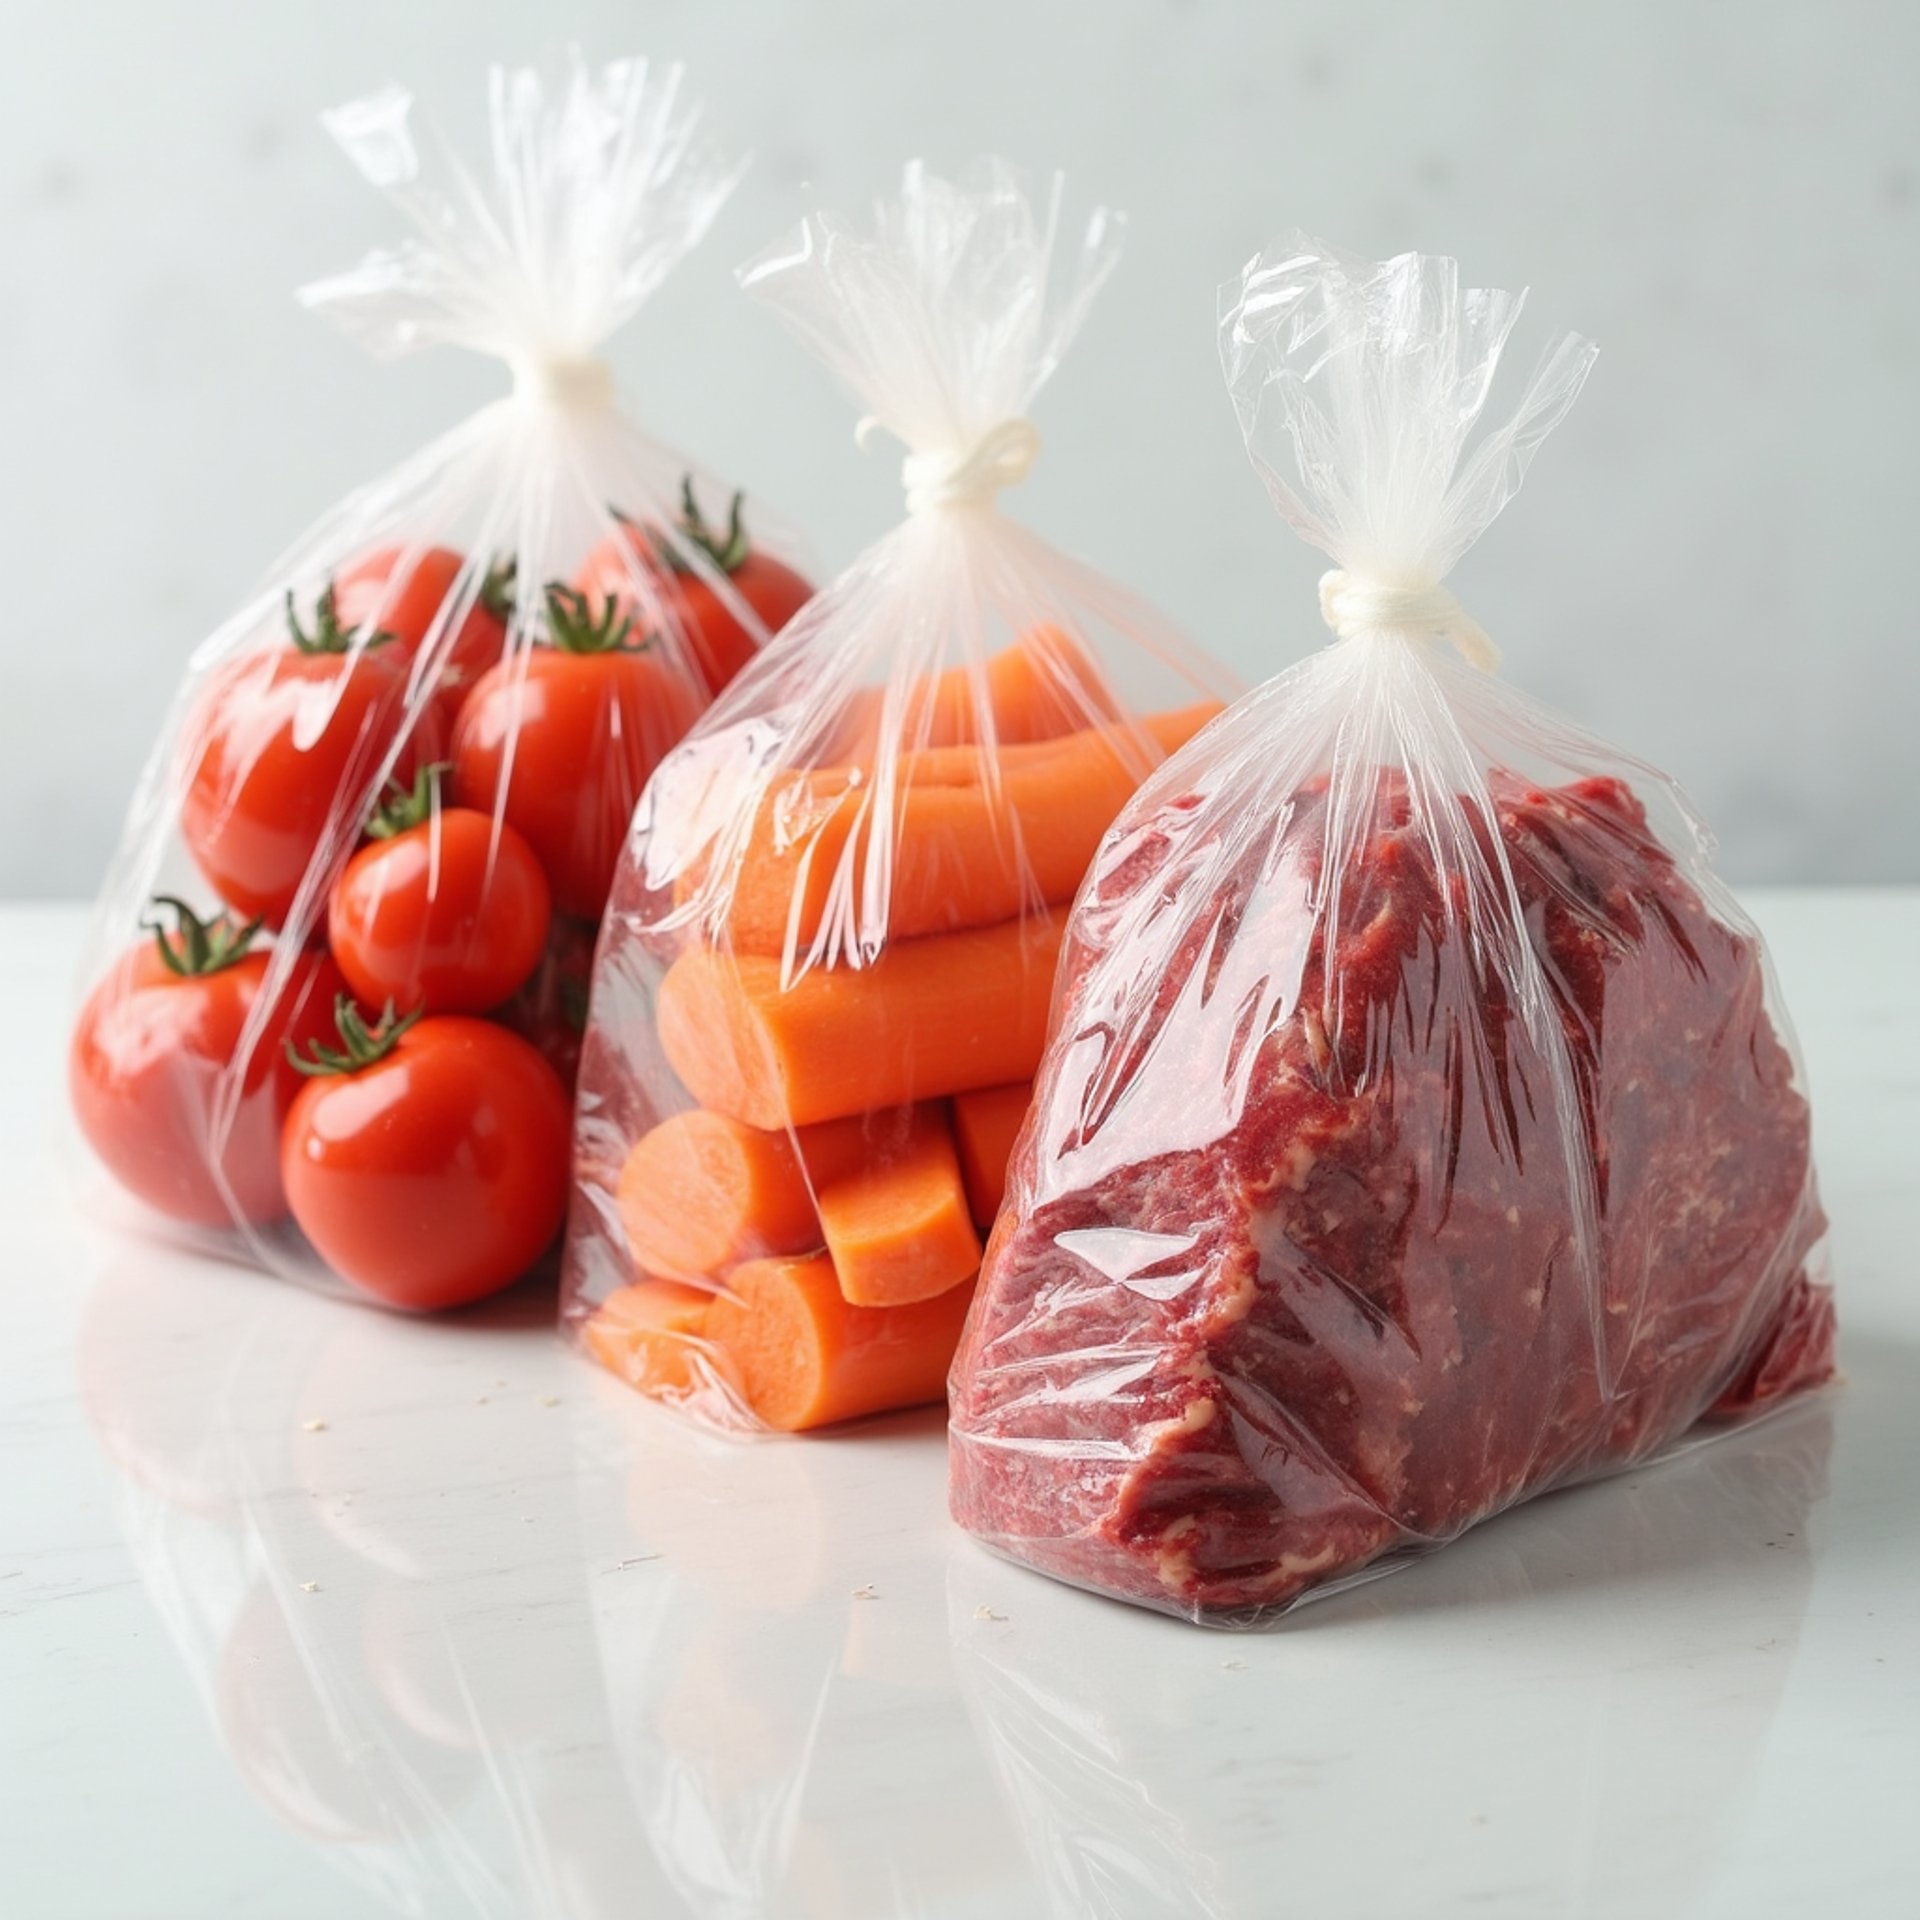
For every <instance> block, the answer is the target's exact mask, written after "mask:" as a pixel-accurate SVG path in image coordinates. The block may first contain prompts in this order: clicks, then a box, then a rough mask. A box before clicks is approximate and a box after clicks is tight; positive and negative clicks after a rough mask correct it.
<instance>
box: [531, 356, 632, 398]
mask: <svg viewBox="0 0 1920 1920" xmlns="http://www.w3.org/2000/svg"><path fill="white" fill-rule="evenodd" d="M513 397H514V398H515V399H516V400H521V401H525V402H527V403H529V404H531V405H533V406H540V407H570V408H579V409H581V410H584V411H597V410H598V409H600V408H603V407H610V406H612V405H613V400H614V380H613V368H612V367H611V366H609V365H608V364H607V362H606V361H604V360H602V359H600V358H599V357H598V356H597V355H594V354H588V355H585V356H583V357H581V358H578V359H567V358H562V357H556V358H553V359H536V358H533V357H529V358H527V359H524V360H516V361H515V362H514V363H513Z"/></svg>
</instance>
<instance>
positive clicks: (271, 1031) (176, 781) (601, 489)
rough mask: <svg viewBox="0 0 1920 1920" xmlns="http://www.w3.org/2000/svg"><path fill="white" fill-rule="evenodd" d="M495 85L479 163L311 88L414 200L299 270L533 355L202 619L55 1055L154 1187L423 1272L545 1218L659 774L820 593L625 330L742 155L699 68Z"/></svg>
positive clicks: (408, 346)
mask: <svg viewBox="0 0 1920 1920" xmlns="http://www.w3.org/2000/svg"><path fill="white" fill-rule="evenodd" d="M490 108H491V116H490V117H491V129H490V130H491V135H492V152H491V156H490V164H489V165H488V167H487V168H485V169H484V170H469V169H468V168H467V167H466V166H464V165H463V164H462V163H461V162H460V161H459V159H458V158H456V157H455V155H454V154H453V152H452V151H451V149H450V148H449V147H448V146H447V145H446V144H445V143H444V142H443V141H442V140H441V139H440V138H439V136H438V135H437V134H436V133H435V131H434V130H433V128H432V127H431V126H430V125H423V123H422V120H421V116H420V115H419V113H418V111H417V109H416V106H415V103H414V101H413V100H412V98H411V97H410V96H409V95H407V94H405V93H403V92H401V91H400V90H399V89H398V88H389V89H387V90H386V91H384V92H381V93H378V94H376V95H374V96H372V97H371V98H368V99H364V100H358V101H355V102H353V103H351V104H350V105H348V106H345V107H342V108H340V109H338V110H337V111H335V112H332V113H330V114H328V115H326V116H325V124H326V126H327V129H328V131H329V132H330V133H331V134H332V135H333V136H334V137H335V139H336V140H337V141H338V142H339V144H340V146H341V147H342V148H343V149H344V150H345V152H346V154H347V157H348V159H349V160H350V161H351V162H352V163H353V165H354V166H355V167H356V168H357V169H358V170H359V172H360V173H361V174H363V175H364V176H365V177H366V179H367V180H368V181H369V182H370V183H371V184H372V185H373V186H374V187H375V188H376V189H377V190H378V191H379V192H380V193H381V194H382V195H383V196H384V197H385V198H386V200H387V201H388V202H389V203H390V205H391V207H392V208H393V210H394V212H395V213H396V215H397V216H398V217H399V218H400V220H401V221H402V223H403V225H404V226H405V228H407V229H409V230H410V235H411V237H409V238H408V239H406V240H405V241H403V242H402V243H401V245H400V246H399V247H397V248H396V249H394V250H392V251H383V252H379V253H375V254H373V255H372V256H371V257H370V258H368V259H367V260H366V261H364V262H363V263H362V264H361V265H360V266H359V267H357V268H355V269H354V270H352V271H350V272H348V273H345V274H342V275H339V276H337V277H336V278H333V279H331V280H327V281H324V282H321V283H320V284H318V285H316V286H311V287H308V288H307V289H305V290H304V292H303V294H302V298H303V300H304V301H305V303H306V304H307V305H309V306H311V307H314V308H316V309H317V310H319V311H321V312H322V313H324V314H326V315H328V316H330V317H331V318H333V319H335V320H337V321H338V322H340V323H341V324H342V326H343V327H344V328H345V329H346V330H347V331H348V332H349V333H350V334H352V335H353V336H354V337H355V338H356V339H357V340H358V341H359V342H360V343H361V344H362V345H364V346H365V347H367V348H368V349H369V350H370V351H371V352H373V353H375V354H376V355H379V356H380V357H382V358H387V357H392V356H396V355H400V354H404V353H408V352H411V351H413V350H415V349H417V348H422V347H428V346H437V345H444V346H455V347H461V348H465V349H467V350H469V351H471V352H475V353H479V354H483V355H485V356H487V357H489V358H491V359H494V360H497V361H500V362H503V363H505V364H504V366H503V369H502V371H503V372H510V374H511V379H512V387H511V391H510V392H503V393H502V395H501V397H499V398H498V399H496V400H494V401H492V402H491V403H489V404H488V405H486V406H484V407H482V408H481V409H480V410H479V411H478V412H477V413H475V414H473V415H472V416H471V417H470V418H468V419H466V420H464V421H462V422H461V423H459V424H458V425H456V426H454V427H452V429H451V430H450V431H448V432H447V433H444V434H442V435H441V436H440V437H439V438H437V439H435V440H434V441H432V442H431V443H430V444H429V445H427V446H425V447H423V448H421V449H419V450H418V451H417V452H415V453H413V454H412V455H411V456H410V457H409V458H408V459H406V460H405V461H404V462H403V463H402V464H401V465H400V466H398V467H396V468H395V469H394V470H393V471H392V472H390V473H388V474H386V475H384V476H382V477H380V478H377V479H374V480H371V481H369V482H368V483H367V484H365V485H364V486H362V487H360V488H358V489H357V490H355V491H354V492H352V493H350V494H348V495H347V496H346V497H345V498H344V499H343V500H341V501H340V502H338V504H336V505H335V506H334V507H333V509H332V510H331V511H330V512H329V513H328V514H326V515H325V517H324V518H322V519H321V520H319V521H318V522H317V523H316V524H315V525H314V526H313V527H312V528H311V529H310V530H309V532H308V533H307V534H306V535H304V536H303V537H302V538H301V539H300V540H299V541H298V542H297V544H296V545H295V546H294V547H293V548H292V550H291V551H290V552H288V553H286V554H285V555H283V556H282V557H281V558H280V560H279V561H278V562H277V563H276V564H275V565H274V566H273V567H272V569H271V571H270V572H269V573H268V575H267V577H266V578H265V580H264V581H263V582H262V583H261V586H260V588H259V590H258V591H257V592H255V593H254V594H253V595H252V596H250V597H249V598H248V599H246V600H245V601H244V603H243V604H242V605H241V606H240V607H239V608H238V609H237V610H236V611H235V612H234V614H233V615H232V617H231V618H229V619H228V620H226V621H225V622H224V623H223V624H222V625H221V626H220V628H219V629H218V630H217V631H216V632H215V633H214V634H213V635H212V636H211V638H209V639H208V640H207V641H206V643H205V644H204V645H203V646H202V647H201V648H200V649H199V651H198V652H197V653H196V654H195V655H194V657H193V660H192V662H191V664H190V666H189V668H188V670H187V674H186V676H185V679H184V682H183V684H182V687H181V689H180V693H179V696H178V700H177V703H176V706H175V709H174V712H173V715H172V718H171V721H170V723H169V725H168V728H167V730H166V732H165V733H164V734H163V736H162V738H161V739H160V741H159V742H158V744H157V745H156V747H155V750H154V753H153V756H152V759H151V761H150V762H149V764H148V767H147V770H146V773H145V776H144V778H143V779H142V781H141V784H140V787H139V789H138V791H137V793H136V795H135V797H134V801H133V806H132V810H131V812H130V814H129V816H128V820H127V825H126V829H125V832H124V835H123V837H122V840H121V844H120V849H119V852H118V854H117V856H116V858H115V861H114V864H113V867H112V869H111V871H110V873H109V876H108V879H107V882H106V885H105V888H104V890H103V892H102V895H101V899H100V904H99V908H98V911H97V914H96V920H95V928H94V944H93V952H92V955H91V956H90V965H89V967H88V976H87V984H88V993H87V998H86V1002H85V1005H84V1007H83V1009H82V1011H81V1013H80V1017H79V1019H78V1021H77V1023H76V1028H75V1033H74V1037H73V1044H72V1051H71V1056H70V1060H71V1073H70V1079H71V1086H72V1095H73V1104H74V1108H75V1111H76V1114H77V1117H78V1119H79V1122H80V1126H81V1131H82V1132H83V1133H84V1135H85V1137H86V1139H87V1142H88V1144H89V1145H90V1146H91V1148H92V1149H93V1151H94V1154H95V1156H96V1157H97V1158H98V1159H99V1161H100V1162H101V1163H102V1164H103V1165H104V1166H105V1168H106V1170H107V1171H108V1172H109V1173H110V1174H111V1175H112V1176H113V1177H114V1178H115V1179H116V1180H117V1182H118V1183H119V1185H120V1186H121V1187H123V1188H125V1189H126V1190H127V1191H128V1192H129V1193H131V1194H132V1195H134V1196H135V1197H136V1198H137V1199H138V1200H139V1201H140V1202H142V1203H143V1206H144V1216H143V1217H145V1218H146V1219H148V1220H158V1221H161V1222H171V1223H173V1225H174V1226H175V1227H176V1228H178V1229H183V1230H185V1231H187V1232H188V1233H190V1234H191V1235H193V1236H195V1237H201V1238H205V1239H207V1240H210V1241H211V1242H212V1244H213V1245H214V1246H215V1247H217V1248H218V1249H220V1250H222V1251H228V1252H232V1253H236V1254H238V1255H239V1256H240V1257H243V1258H246V1259H249V1260H251V1261H253V1262H255V1263H257V1264H259V1265H262V1266H265V1267H269V1268H272V1269H274V1270H276V1271H279V1272H281V1273H285V1274H288V1275H291V1276H298V1277H301V1278H307V1279H313V1280H318V1281H323V1282H330V1283H336V1284H339V1283H343V1284H344V1285H345V1286H347V1287H349V1288H352V1289H355V1290H357V1291H359V1292H361V1293H364V1294H366V1295H368V1296H370V1297H372V1298H374V1299H377V1300H379V1301H381V1302H383V1303H385V1304H387V1305H390V1306H398V1307H406V1308H413V1309H427V1308H435V1307H448V1306H455V1305H459V1304H461V1303H463V1302H466V1301H470V1300H474V1299H477V1298H479V1297H480V1296H481V1295H483V1294H486V1293H490V1292H493V1291H495V1290H496V1289H498V1288H500V1287H503V1286H505V1285H506V1284H508V1283H509V1282H510V1281H512V1280H514V1279H516V1278H517V1277H518V1276H519V1275H520V1274H521V1273H523V1272H524V1271H526V1270H527V1269H528V1268H529V1267H530V1266H532V1265H533V1264H534V1263H535V1262H536V1261H537V1260H539V1259H542V1258H544V1257H545V1256H546V1254H547V1253H548V1252H549V1250H550V1249H551V1248H552V1247H553V1246H554V1244H555V1243H556V1241H557V1239H558V1236H559V1230H560V1227H561V1225H562V1223H563V1220H564V1217H565V1211H566V1201H567V1193H568V1170H569V1166H570V1139H571V1108H570V1104H569V1090H568V1085H567V1082H568V1081H569V1080H570V1078H571V1075H572V1071H573V1067H574V1064H575V1061H576V1059H577V1054H578V1048H579V1042H580V1037H581V1030H582V1029H583V1028H584V1025H585V1004H586V987H587V979H588V974H589V970H590V966H591V957H592V952H593V943H594V939H595V934H596V930H597V925H598V921H599V917H600V912H601V909H602V907H603V905H604V903H605V901H606V897H607V891H608V888H609V886H610V885H611V883H612V880H613V871H614V866H615V863H616V861H617V860H618V858H619V855H620V851H621V848H622V846H623V845H624V843H625V839H626V833H627V826H628V822H629V820H630V819H631V817H632V813H633V808H634V805H635V803H636V802H637V800H638V799H639V797H640V792H641V789H642V787H643V786H644V785H645V782H646V778H647V776H648V774H650V773H651V772H652V771H653V769H654V767H655V766H656V765H657V764H658V762H659V759H660V757H661V755H662V754H664V753H665V752H666V750H667V749H668V747H670V746H671V745H673V744H674V742H676V741H677V740H678V739H679V738H680V737H681V735H682V734H683V733H685V731H686V729H687V728H688V727H689V726H690V725H691V724H692V722H693V720H694V719H695V718H696V716H697V715H698V714H699V713H700V712H701V711H702V709H703V708H705V707H706V706H707V704H708V703H709V702H710V701H711V699H712V697H713V695H714V693H715V692H716V691H717V690H718V689H719V688H720V687H721V686H723V685H724V684H725V683H726V681H727V680H728V679H729V678H730V677H731V676H732V674H733V673H734V672H735V671H736V670H737V669H738V667H739V666H740V665H741V663H742V662H743V661H744V660H745V659H746V658H748V657H749V656H750V655H751V654H752V653H753V652H754V650H755V648H756V647H757V646H758V645H759V644H760V643H761V642H762V641H763V640H764V639H765V638H766V635H767V633H768V632H769V631H770V630H771V629H772V628H774V627H777V626H778V625H780V624H781V623H782V621H783V620H784V619H785V617H786V615H787V614H788V613H790V612H791V611H792V609H793V607H794V606H795V605H797V604H798V603H799V601H800V600H802V599H804V598H805V595H806V592H807V587H806V583H805V582H804V581H802V580H801V579H800V578H799V576H798V575H797V574H795V573H793V572H792V571H791V570H790V569H787V568H785V567H784V566H782V565H780V564H779V563H778V562H776V561H775V560H773V559H772V558H771V556H769V555H767V554H765V553H763V552H759V551H749V542H748V537H747V534H746V533H745V532H744V531H743V527H742V516H741V511H740V505H739V501H738V498H737V496H735V497H734V498H733V501H732V504H731V508H729V506H728V504H727V503H728V498H729V496H728V491H727V490H726V489H724V488H722V487H720V486H719V485H718V483H716V482H715V481H714V480H713V479H712V478H711V477H710V476H708V475H705V474H702V473H700V472H698V471H697V470H695V469H692V468H690V467H689V465H688V463H687V462H686V461H685V460H684V459H683V458H682V457H681V456H680V455H678V454H677V453H674V452H672V451H671V450H670V449H668V448H667V447H665V446H663V445H661V444H660V443H659V442H658V441H656V440H654V439H653V438H651V437H650V436H649V435H648V434H647V433H646V432H645V431H644V430H643V429H642V428H641V427H640V426H639V425H638V424H637V423H636V422H635V421H634V420H633V419H631V418H630V417H629V416H628V414H627V413H626V412H625V411H624V410H623V408H622V407H621V406H620V404H619V401H618V398H617V396H616V393H615V383H614V376H613V371H612V368H611V367H610V366H609V364H608V363H607V361H606V360H604V359H603V358H602V357H601V352H602V347H603V345H604V342H605V341H606V339H607V337H608V336H609V335H610V334H612V333H613V332H614V330H615V329H616V328H618V327H619V326H620V325H621V324H622V323H624V322H625V321H626V320H627V319H628V318H629V317H630V316H631V315H632V314H633V313H634V312H635V311H636V310H637V309H638V308H639V306H640V305H641V304H642V302H643V301H645V300H646V299H647V298H648V296H649V295H650V294H651V293H652V292H653V291H654V289H655V288H656V287H657V286H658V285H659V284H660V282H661V281H662V280H663V279H664V278H665V276H666V275H667V274H668V273H669V272H671V271H672V269H673V268H674V267H675V266H676V265H677V264H678V262H679V261H680V260H681V259H682V258H683V257H684V256H685V255H686V253H687V252H688V251H689V250H690V249H691V248H692V247H693V246H694V245H695V244H696V243H697V242H698V241H699V240H700V238H701V236H702V235H703V234H704V233H705V232H706V230H707V228H708V225H709V224H710V222H711V221H712V219H713V217H714V215H715V214H716V213H717V212H718V210H719V208H720V207H721V206H722V204H723V203H724V202H725V200H726V198H727V196H728V194H729V193H730V192H731V191H732V188H733V184H734V181H735V179H736V177H737V173H738V169H737V167H736V166H735V165H734V163H733V162H731V161H730V160H728V159H726V158H725V157H724V156H722V155H721V154H719V153H718V152H717V151H716V149H715V147H714V146H713V144H712V143H711V142H710V141H709V140H708V139H707V137H706V136H705V135H704V133H703V132H702V129H701V124H700V122H701V113H700V109H699V107H698V106H697V104H696V103H695V102H694V101H693V100H691V99H690V98H689V97H688V94H687V91H686V89H685V87H684V85H683V82H682V76H681V74H680V71H679V69H677V68H673V67H664V68H663V67H649V66H648V64H647V63H646V62H644V61H639V60H625V61H618V62H615V63H613V64H611V65H609V66H606V67H604V68H601V69H598V70H589V69H588V68H586V67H584V66H583V65H581V64H579V63H578V62H575V63H574V64H573V65H572V67H571V68H570V69H568V70H566V71H565V72H563V73H561V74H560V75H558V76H557V78H555V77H543V76H542V75H541V74H540V73H538V72H535V71H531V70H524V71H505V70H496V71H495V73H494V74H493V76H492V88H491V95H490ZM756 526H757V523H756Z"/></svg>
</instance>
